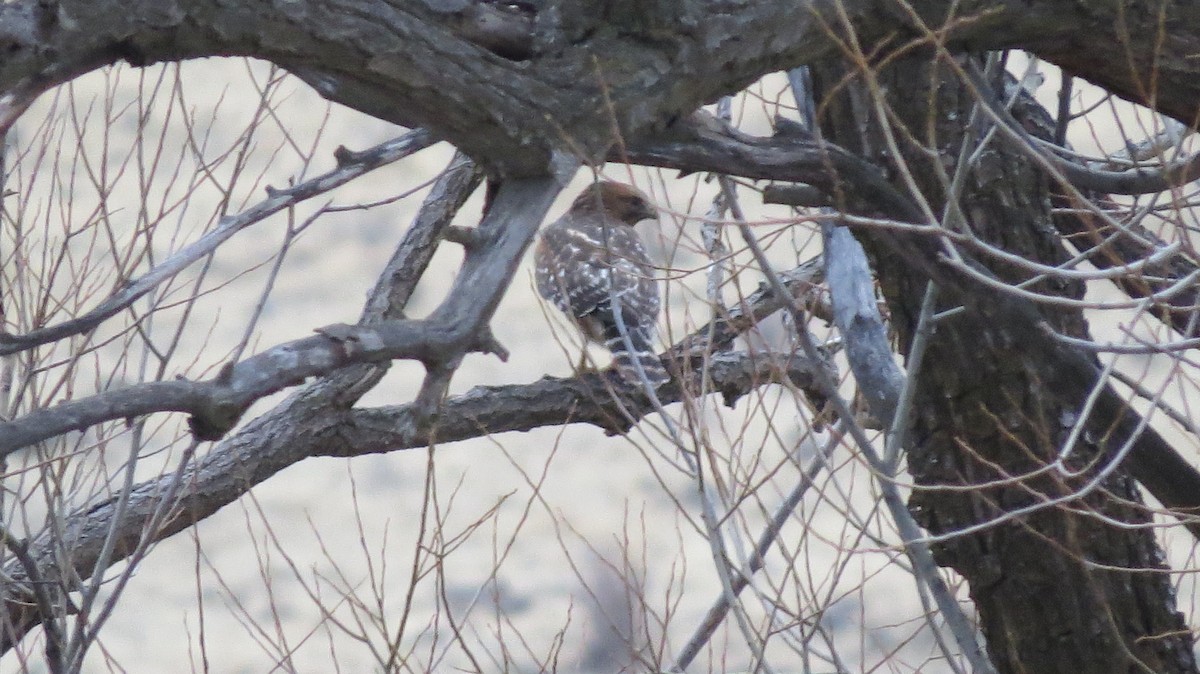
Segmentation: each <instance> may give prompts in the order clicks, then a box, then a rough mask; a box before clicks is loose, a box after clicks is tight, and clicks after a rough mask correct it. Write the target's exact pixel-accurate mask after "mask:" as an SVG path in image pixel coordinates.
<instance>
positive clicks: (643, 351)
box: [604, 324, 671, 390]
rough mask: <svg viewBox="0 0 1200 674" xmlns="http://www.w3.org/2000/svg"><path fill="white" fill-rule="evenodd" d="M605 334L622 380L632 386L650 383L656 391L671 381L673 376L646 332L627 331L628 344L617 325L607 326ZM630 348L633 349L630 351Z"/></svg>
mask: <svg viewBox="0 0 1200 674" xmlns="http://www.w3.org/2000/svg"><path fill="white" fill-rule="evenodd" d="M604 332H605V335H604V346H605V348H607V349H608V350H609V351H610V352H611V353H612V355H613V365H614V366H615V367H616V369H617V372H618V373H619V374H620V375H621V378H622V379H624V380H625V381H627V382H629V383H630V384H637V383H639V382H642V381H648V382H650V385H651V387H652V388H654V389H655V390H657V389H658V388H659V387H661V386H662V385H663V384H666V383H667V382H669V381H671V375H670V374H668V373H667V369H666V368H665V367H663V364H662V361H660V360H659V359H658V355H657V354H656V353H654V347H653V345H652V344H651V343H650V339H649V337H648V336H647V335H646V334H645V332H644V331H642V330H638V329H630V330H627V332H628V336H629V342H628V343H626V341H625V335H622V334H621V332H620V330H619V329H618V328H617V326H616V325H615V324H613V325H611V326H606V329H605V331H604ZM630 346H632V347H633V348H632V349H630V348H629V347H630Z"/></svg>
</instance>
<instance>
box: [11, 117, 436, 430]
mask: <svg viewBox="0 0 1200 674" xmlns="http://www.w3.org/2000/svg"><path fill="white" fill-rule="evenodd" d="M435 142H436V139H435V138H434V137H433V135H432V134H430V133H429V132H427V131H424V130H420V129H418V130H416V131H411V132H409V133H407V134H405V135H404V136H402V137H400V138H396V139H394V140H390V141H388V142H386V143H382V144H380V145H377V146H375V147H373V148H371V149H369V150H364V151H362V152H346V151H340V152H339V154H338V167H337V168H335V169H333V170H332V171H329V172H328V173H325V174H324V175H320V176H317V177H315V178H313V179H311V180H306V181H304V182H302V183H300V184H299V185H294V186H292V187H289V188H286V189H271V190H269V193H268V196H267V198H266V199H264V200H262V201H260V202H258V203H257V204H255V205H254V206H252V207H250V208H248V209H246V210H244V211H242V212H241V213H238V214H237V215H227V216H225V217H223V218H221V221H220V223H219V224H218V225H217V227H216V229H213V230H212V231H210V232H208V233H207V234H205V235H204V236H202V237H200V238H199V239H197V240H196V241H195V242H194V243H192V244H191V245H188V246H186V247H184V248H183V249H181V250H179V251H176V252H175V253H174V254H172V255H171V256H170V257H168V258H167V259H165V260H163V261H162V262H161V263H160V264H158V265H157V266H155V267H154V268H153V269H151V270H150V271H148V272H146V274H144V275H143V276H142V277H141V278H137V279H132V280H129V281H126V282H125V283H124V284H122V286H121V287H120V288H119V289H118V290H117V291H116V292H115V293H113V294H112V295H110V296H109V297H108V298H107V299H105V300H104V301H102V302H101V303H100V304H99V305H97V306H96V308H94V309H92V310H91V311H88V312H87V313H85V314H83V315H82V316H79V317H77V318H73V319H71V320H69V321H63V322H62V323H58V324H57V325H52V326H49V327H45V328H39V329H37V330H32V331H30V332H28V333H26V334H24V335H11V334H5V333H2V332H0V356H4V355H7V354H10V353H16V352H18V351H24V350H25V349H28V348H31V347H34V346H37V345H39V344H47V343H49V342H53V341H57V340H59V339H62V338H64V337H69V336H71V335H77V334H80V333H83V332H87V331H88V330H91V329H93V328H95V327H96V326H98V325H100V324H101V323H103V322H104V321H105V320H106V319H108V318H111V317H112V316H114V315H116V314H117V312H119V311H121V310H122V309H125V308H126V307H128V306H129V305H131V304H133V303H134V302H135V301H136V300H137V299H138V298H139V297H142V296H143V295H145V294H146V293H148V292H150V291H151V290H153V289H154V288H155V287H157V286H158V285H159V284H161V283H163V282H164V281H166V280H168V279H170V278H171V277H173V276H175V275H176V274H178V273H179V272H181V271H183V270H184V269H186V268H187V267H188V266H189V265H191V264H192V263H193V262H196V261H197V260H200V259H202V258H203V257H205V256H206V255H208V254H210V253H212V252H213V251H214V250H216V249H217V247H218V246H220V245H221V244H222V243H224V242H225V241H227V240H228V239H229V238H230V237H232V236H233V235H234V234H237V233H238V232H240V231H242V230H243V229H245V228H246V227H249V226H250V225H253V224H255V223H257V222H261V221H262V220H264V219H266V218H267V217H269V216H271V215H274V214H275V213H278V212H280V211H282V210H284V209H286V208H289V207H291V206H295V205H296V204H298V203H301V202H303V201H305V200H307V199H311V198H312V197H315V196H318V195H320V194H324V193H326V192H328V191H329V190H332V189H334V188H336V187H340V186H342V185H345V184H346V183H348V182H350V181H351V180H354V179H355V178H358V177H359V176H362V175H365V174H367V173H369V172H371V171H374V170H375V169H377V168H380V167H382V166H386V165H388V164H391V163H393V162H396V161H399V160H400V159H403V158H404V157H407V156H408V155H410V154H413V153H414V152H417V151H419V150H422V149H424V148H427V147H429V146H430V145H432V144H433V143H435ZM0 446H2V445H0ZM2 451H3V450H2V449H0V452H2Z"/></svg>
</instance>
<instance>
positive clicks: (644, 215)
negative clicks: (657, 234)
mask: <svg viewBox="0 0 1200 674" xmlns="http://www.w3.org/2000/svg"><path fill="white" fill-rule="evenodd" d="M634 216H635V217H637V220H634V222H641V221H642V220H657V219H658V211H656V210H654V207H653V206H643V207H642V208H639V209H638V210H637V211H636V212H635V213H634Z"/></svg>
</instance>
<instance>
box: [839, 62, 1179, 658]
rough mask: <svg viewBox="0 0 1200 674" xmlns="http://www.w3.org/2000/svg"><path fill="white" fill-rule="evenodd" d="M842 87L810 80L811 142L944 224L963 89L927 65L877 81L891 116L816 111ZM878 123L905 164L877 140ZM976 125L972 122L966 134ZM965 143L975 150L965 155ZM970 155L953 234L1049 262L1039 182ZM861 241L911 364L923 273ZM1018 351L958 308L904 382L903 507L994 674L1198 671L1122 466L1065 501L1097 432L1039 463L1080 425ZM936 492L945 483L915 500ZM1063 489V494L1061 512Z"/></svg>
mask: <svg viewBox="0 0 1200 674" xmlns="http://www.w3.org/2000/svg"><path fill="white" fill-rule="evenodd" d="M844 75H845V72H844V71H839V70H837V67H836V66H833V65H829V66H823V67H821V68H818V69H817V80H818V89H817V90H818V102H819V103H820V102H823V103H824V104H825V107H824V108H823V109H822V116H821V121H822V128H823V131H824V133H825V136H826V137H828V138H830V139H831V140H833V141H834V142H836V143H838V144H840V145H842V146H843V147H846V148H850V149H853V150H854V151H857V152H859V153H861V154H862V155H864V156H865V157H866V158H868V159H870V160H872V161H875V162H877V163H878V164H879V165H881V166H887V167H888V168H889V170H890V173H891V176H892V178H893V182H894V184H896V185H897V186H898V187H900V188H901V189H905V184H906V182H905V180H903V179H902V176H903V175H904V171H907V172H908V173H909V175H911V178H912V180H913V182H915V184H916V186H917V187H918V189H919V190H920V192H921V195H922V196H923V197H924V198H925V199H926V200H927V201H928V203H929V205H930V207H931V209H932V210H933V212H934V213H935V214H937V215H938V216H939V217H941V219H942V221H943V222H945V223H951V224H952V223H953V222H954V221H955V218H956V216H954V215H950V216H946V215H944V213H946V212H947V211H946V208H947V202H948V197H947V191H948V189H947V186H948V185H949V184H950V183H949V180H953V177H954V175H955V171H956V166H957V165H958V163H959V161H960V160H961V158H963V157H967V156H970V154H971V152H973V151H974V149H975V146H974V145H973V143H976V142H977V141H978V137H979V136H970V135H967V134H970V133H971V127H972V125H968V124H966V123H965V121H966V120H968V119H970V118H971V113H972V99H971V95H970V94H969V93H968V92H967V91H966V89H965V87H964V86H963V85H962V84H961V83H960V80H959V79H957V78H956V76H955V75H954V74H953V71H952V70H951V68H950V67H949V66H948V65H947V64H944V63H943V64H940V65H935V64H934V63H933V60H932V59H931V58H930V57H929V56H928V55H925V56H921V57H912V58H907V59H901V60H899V61H896V62H894V63H892V64H891V65H889V66H887V67H885V68H884V69H882V71H881V72H879V74H878V84H879V86H881V87H883V88H884V90H885V91H887V96H888V103H889V104H890V106H891V110H890V112H891V113H892V115H893V118H892V120H890V121H889V120H880V119H878V118H877V117H876V116H875V115H874V108H873V106H872V105H870V104H869V101H870V98H869V94H868V93H867V89H866V88H865V87H863V86H862V82H861V80H856V81H855V82H854V84H853V85H852V86H850V87H843V88H841V89H837V90H834V89H832V88H826V89H824V90H826V91H833V92H834V93H833V95H832V96H831V97H830V98H829V99H828V100H825V101H822V100H821V98H820V92H821V91H822V90H823V88H822V87H821V83H824V84H825V85H827V86H828V87H833V86H835V85H837V84H838V82H839V80H840V78H841V77H843V76H844ZM889 123H890V124H893V125H894V137H895V140H896V143H897V144H898V145H899V146H900V155H901V156H902V157H903V164H904V165H906V166H905V168H903V169H902V168H901V163H900V162H897V161H896V160H895V157H893V156H892V153H890V152H888V151H887V150H886V147H887V146H886V144H885V142H884V138H883V136H882V135H881V134H880V131H879V129H880V126H881V124H889ZM981 126H982V125H980V124H975V125H973V128H974V129H975V130H976V133H979V132H978V129H979V128H980V127H981ZM964 142H966V143H972V145H971V146H970V147H968V152H967V153H966V154H962V147H963V143H964ZM977 157H978V158H977V160H976V162H975V166H973V167H972V168H971V170H970V171H969V173H968V174H967V176H966V180H965V181H964V182H963V185H962V188H961V192H960V196H959V197H958V199H957V202H956V203H957V206H958V207H959V208H961V212H962V216H961V221H962V223H963V225H962V226H963V227H969V228H970V230H971V231H973V232H974V233H975V234H976V235H977V236H979V237H980V238H982V239H985V240H987V241H989V242H991V243H993V244H994V245H997V246H1000V247H1002V248H1004V249H1005V250H1007V251H1009V252H1012V253H1016V254H1018V255H1021V256H1022V257H1025V258H1027V259H1030V260H1035V261H1039V262H1042V263H1048V264H1055V263H1059V262H1061V261H1063V259H1064V256H1065V251H1064V249H1063V247H1062V244H1061V242H1060V240H1059V238H1058V235H1057V233H1056V232H1055V231H1054V229H1053V225H1052V219H1051V214H1050V183H1049V181H1048V179H1047V176H1046V175H1045V174H1044V173H1043V172H1041V171H1040V170H1038V169H1036V168H1035V166H1034V164H1033V162H1032V161H1030V160H1029V159H1028V158H1027V157H1026V156H1024V155H1022V154H1021V153H1020V152H1019V151H1017V150H1015V149H1014V148H1012V147H1011V146H1007V145H1005V144H1003V142H1002V141H999V140H996V139H995V138H993V140H992V141H991V143H990V145H989V146H988V147H987V148H985V149H984V151H982V152H980V153H978V155H977ZM943 172H944V173H943ZM883 215H885V216H886V215H889V214H883ZM860 238H861V239H862V240H863V243H864V245H865V246H866V248H867V250H868V251H869V253H870V255H871V256H872V258H873V260H874V262H875V266H876V272H877V274H878V277H879V282H880V286H881V288H882V291H883V294H884V296H885V298H886V300H887V303H888V306H889V308H890V310H891V313H892V321H893V325H894V329H895V330H896V332H897V337H898V340H899V342H900V346H901V350H902V353H908V352H909V348H910V345H911V344H912V342H913V339H914V336H915V329H916V317H917V316H918V314H919V309H920V306H921V302H922V298H923V296H924V292H925V286H926V283H927V276H926V275H924V274H922V273H920V272H919V271H918V269H919V267H920V265H918V264H914V263H913V262H914V261H913V260H911V259H909V258H908V257H907V256H903V255H901V254H900V253H899V252H898V251H897V250H896V248H895V247H894V246H893V245H891V242H892V238H890V235H888V234H887V233H885V232H881V231H877V230H863V231H862V232H860ZM936 250H937V247H936V246H935V245H933V244H932V242H931V243H930V245H929V246H927V252H929V253H931V254H932V253H934V252H935V251H936ZM991 271H992V272H993V273H994V274H995V275H996V276H997V277H999V278H1000V279H1002V280H1004V281H1005V282H1008V283H1016V282H1020V281H1024V280H1026V278H1027V277H1028V274H1027V273H1025V272H1020V271H1019V270H1017V269H1015V268H1006V267H1002V266H999V265H993V266H992V267H991ZM1030 289H1031V290H1036V291H1038V292H1041V293H1045V294H1056V295H1064V296H1069V297H1081V296H1082V294H1083V290H1084V288H1083V287H1082V285H1079V284H1072V283H1067V282H1063V281H1054V282H1053V284H1048V283H1047V282H1041V283H1040V284H1038V285H1036V286H1033V287H1031V288H1030ZM948 294H951V293H947V292H943V293H942V295H941V296H942V297H946V296H947V295H948ZM949 308H952V304H949V303H947V304H945V305H944V306H939V310H944V309H949ZM1042 315H1043V317H1044V318H1045V319H1046V320H1047V321H1048V322H1049V324H1050V325H1051V326H1053V327H1054V328H1055V329H1056V330H1058V331H1059V332H1061V333H1064V334H1068V335H1073V336H1078V337H1085V336H1086V335H1087V324H1086V321H1085V320H1084V318H1083V316H1082V314H1081V313H1080V312H1079V311H1076V310H1073V309H1062V308H1059V307H1047V306H1045V305H1043V306H1042ZM1024 339H1025V335H1023V334H1021V333H1020V332H1019V331H1017V330H1014V329H1013V326H1011V325H1008V324H1005V323H1002V322H999V323H998V322H995V321H989V320H987V311H986V310H982V311H963V312H958V313H956V314H954V315H952V316H950V317H947V318H944V319H942V320H940V321H939V322H938V323H937V325H936V331H935V332H934V333H933V336H932V338H931V339H930V341H929V343H928V347H927V348H928V350H927V352H926V358H925V365H924V367H923V369H922V371H920V372H919V373H917V374H916V376H917V378H918V385H917V389H916V399H915V405H914V408H913V413H912V434H911V436H910V437H911V442H910V446H909V447H908V457H907V458H908V467H909V472H910V473H911V474H912V476H913V478H914V480H915V482H916V484H917V485H918V486H917V488H915V489H914V492H913V495H912V497H911V499H910V502H909V505H910V508H911V509H912V510H913V512H914V513H915V514H916V516H917V519H918V521H919V522H920V523H921V524H922V525H923V526H924V527H925V528H926V529H927V530H928V531H929V532H931V533H932V534H935V535H947V534H950V536H949V537H948V538H947V539H946V540H944V541H941V542H939V543H937V544H936V545H934V552H935V556H936V559H937V561H938V563H939V564H941V565H943V566H947V567H950V568H952V569H954V570H955V571H957V572H958V573H959V574H961V575H962V576H963V577H964V578H965V579H966V580H967V582H968V583H969V585H970V593H971V597H972V598H973V599H974V601H975V604H976V607H977V609H978V612H979V619H980V622H981V625H980V626H981V629H982V631H983V634H984V636H985V639H986V641H987V645H988V650H989V654H990V657H991V659H992V661H993V662H994V663H995V665H996V668H997V670H998V671H999V672H1002V673H1008V672H1038V673H1042V672H1071V673H1072V674H1082V673H1093V672H1094V673H1095V674H1112V673H1114V672H1135V671H1141V672H1195V671H1196V665H1195V661H1194V658H1193V654H1192V637H1191V634H1190V632H1188V630H1187V628H1186V626H1185V624H1184V621H1183V617H1182V616H1181V615H1180V614H1179V613H1178V612H1177V611H1176V609H1175V597H1174V593H1173V591H1172V588H1171V584H1170V579H1169V577H1168V576H1167V574H1166V573H1165V567H1164V566H1163V562H1162V552H1161V551H1160V550H1159V548H1158V546H1157V544H1156V542H1155V540H1154V536H1153V531H1152V529H1150V528H1148V527H1141V526H1136V525H1140V524H1147V523H1149V522H1150V519H1151V517H1150V514H1149V513H1148V512H1147V511H1146V509H1145V508H1144V507H1143V506H1142V499H1141V495H1140V493H1139V489H1138V487H1137V484H1136V483H1135V482H1134V481H1133V480H1132V479H1131V478H1130V477H1129V476H1128V475H1127V474H1126V473H1125V472H1124V471H1123V470H1121V469H1118V470H1115V471H1112V472H1111V473H1110V474H1109V475H1108V476H1107V477H1105V478H1103V479H1102V480H1099V484H1098V487H1096V488H1091V489H1090V491H1086V493H1084V494H1082V495H1078V492H1079V491H1080V490H1081V489H1083V488H1085V486H1086V485H1088V484H1089V483H1090V482H1091V481H1092V480H1093V479H1094V478H1096V475H1097V473H1098V471H1100V470H1103V469H1104V468H1105V466H1106V465H1107V460H1108V459H1111V458H1112V453H1113V452H1115V451H1116V450H1117V449H1118V448H1117V447H1111V446H1108V444H1107V443H1106V439H1105V437H1103V436H1101V435H1097V434H1089V433H1084V434H1081V438H1080V441H1079V442H1078V443H1077V445H1076V446H1075V448H1074V449H1073V451H1072V453H1071V454H1070V455H1069V458H1068V460H1067V461H1066V462H1065V463H1066V465H1067V467H1068V468H1070V469H1072V470H1069V471H1063V470H1059V469H1057V468H1055V467H1053V466H1052V464H1053V463H1054V462H1055V461H1056V460H1057V459H1058V458H1059V453H1060V451H1061V449H1062V448H1063V446H1064V444H1065V441H1066V439H1067V437H1068V435H1069V434H1070V433H1071V430H1072V428H1073V427H1074V425H1075V424H1076V423H1081V421H1080V420H1078V419H1077V417H1078V414H1079V411H1080V408H1081V406H1082V402H1083V401H1082V400H1077V399H1073V398H1074V396H1065V395H1062V393H1061V392H1056V391H1055V390H1051V387H1049V386H1047V385H1045V381H1046V379H1047V377H1046V376H1045V375H1046V373H1044V372H1042V371H1040V370H1039V368H1038V367H1037V366H1036V365H1035V364H1034V363H1033V362H1032V361H1031V359H1029V358H1027V357H1024V356H1023V349H1022V342H1023V340H1024ZM1114 444H1115V443H1114ZM938 486H949V487H956V488H958V489H940V490H937V489H929V488H931V487H938ZM963 486H967V487H971V488H970V489H961V487H963ZM1070 495H1077V497H1076V498H1072V499H1070V500H1065V501H1060V499H1063V497H1067V496H1070ZM1050 501H1056V502H1055V503H1050ZM1039 504H1040V507H1038V506H1039ZM1016 511H1023V512H1020V513H1017V514H1014V513H1015V512H1016ZM1100 516H1102V517H1103V519H1102V518H1101V517H1100ZM989 522H995V523H994V524H990V525H988V526H986V527H984V528H982V529H980V530H978V531H972V532H970V533H961V534H955V532H959V531H962V530H963V529H965V528H967V527H972V526H973V525H979V524H984V523H989ZM1114 522H1120V523H1126V524H1131V525H1134V526H1132V527H1124V526H1116V525H1114V524H1113V523H1114ZM1123 569H1129V570H1123ZM1147 569H1151V570H1157V569H1164V573H1156V572H1151V573H1146V572H1145V570H1147Z"/></svg>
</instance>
